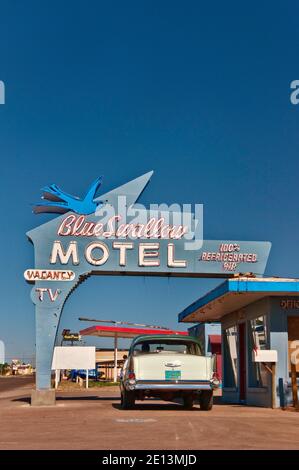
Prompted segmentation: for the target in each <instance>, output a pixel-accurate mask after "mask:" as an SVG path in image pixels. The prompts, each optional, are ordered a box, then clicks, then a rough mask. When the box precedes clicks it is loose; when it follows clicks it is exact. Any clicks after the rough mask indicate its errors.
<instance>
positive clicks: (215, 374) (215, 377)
mask: <svg viewBox="0 0 299 470" xmlns="http://www.w3.org/2000/svg"><path fill="white" fill-rule="evenodd" d="M212 382H213V385H215V386H216V387H218V386H219V384H220V377H219V375H218V372H216V371H215V372H213V378H212Z"/></svg>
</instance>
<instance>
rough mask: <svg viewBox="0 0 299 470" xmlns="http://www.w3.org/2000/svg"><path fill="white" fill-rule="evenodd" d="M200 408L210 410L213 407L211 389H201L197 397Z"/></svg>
mask: <svg viewBox="0 0 299 470" xmlns="http://www.w3.org/2000/svg"><path fill="white" fill-rule="evenodd" d="M199 404H200V409H201V410H203V411H210V410H211V409H212V407H213V390H203V391H202V392H201V394H200V397H199Z"/></svg>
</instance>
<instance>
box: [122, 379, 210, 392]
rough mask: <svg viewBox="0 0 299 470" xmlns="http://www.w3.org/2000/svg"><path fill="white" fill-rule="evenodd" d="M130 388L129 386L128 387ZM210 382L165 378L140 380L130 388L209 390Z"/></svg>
mask: <svg viewBox="0 0 299 470" xmlns="http://www.w3.org/2000/svg"><path fill="white" fill-rule="evenodd" d="M130 388H131V387H130ZM211 389H212V384H211V382H210V381H209V380H205V381H196V382H195V381H194V380H184V381H180V380H178V381H165V380H163V381H162V380H160V381H159V380H144V381H143V380H142V381H137V382H136V385H134V386H133V387H132V388H131V390H211Z"/></svg>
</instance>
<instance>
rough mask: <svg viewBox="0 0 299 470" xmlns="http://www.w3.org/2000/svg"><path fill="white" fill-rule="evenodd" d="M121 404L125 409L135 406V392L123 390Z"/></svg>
mask: <svg viewBox="0 0 299 470" xmlns="http://www.w3.org/2000/svg"><path fill="white" fill-rule="evenodd" d="M120 405H121V407H122V409H123V410H129V409H131V408H134V405H135V393H134V392H132V391H129V390H126V389H124V390H123V391H122V392H121V398H120Z"/></svg>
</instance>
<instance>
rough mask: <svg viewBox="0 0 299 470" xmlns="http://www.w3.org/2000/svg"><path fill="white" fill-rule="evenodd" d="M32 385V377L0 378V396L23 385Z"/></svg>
mask: <svg viewBox="0 0 299 470" xmlns="http://www.w3.org/2000/svg"><path fill="white" fill-rule="evenodd" d="M29 384H32V386H33V384H34V378H33V377H32V376H26V375H25V376H21V375H19V376H18V375H16V376H13V375H11V376H8V377H0V396H1V393H2V392H9V391H10V390H15V389H17V388H20V387H24V386H25V385H29Z"/></svg>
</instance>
